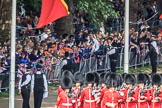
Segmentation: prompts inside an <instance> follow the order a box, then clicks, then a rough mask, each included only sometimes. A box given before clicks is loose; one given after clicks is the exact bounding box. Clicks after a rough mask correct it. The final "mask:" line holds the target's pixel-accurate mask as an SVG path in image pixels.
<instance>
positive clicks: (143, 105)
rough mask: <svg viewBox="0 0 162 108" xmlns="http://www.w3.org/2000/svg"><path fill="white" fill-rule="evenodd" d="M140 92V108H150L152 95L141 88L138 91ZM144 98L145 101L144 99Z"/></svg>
mask: <svg viewBox="0 0 162 108" xmlns="http://www.w3.org/2000/svg"><path fill="white" fill-rule="evenodd" d="M137 91H138V104H137V105H138V108H149V101H150V93H149V90H143V92H144V93H143V94H141V93H142V90H141V89H140V88H138V89H137ZM142 96H144V99H143V98H142Z"/></svg>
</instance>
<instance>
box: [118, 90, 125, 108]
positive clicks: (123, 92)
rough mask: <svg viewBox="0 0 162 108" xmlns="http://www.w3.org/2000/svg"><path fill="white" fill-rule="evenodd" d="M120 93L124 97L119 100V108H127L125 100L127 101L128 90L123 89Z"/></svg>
mask: <svg viewBox="0 0 162 108" xmlns="http://www.w3.org/2000/svg"><path fill="white" fill-rule="evenodd" d="M119 93H122V94H123V96H122V98H121V99H119V100H118V108H125V100H126V89H121V90H120V91H119Z"/></svg>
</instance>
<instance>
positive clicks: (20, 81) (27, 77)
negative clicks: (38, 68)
mask: <svg viewBox="0 0 162 108" xmlns="http://www.w3.org/2000/svg"><path fill="white" fill-rule="evenodd" d="M26 74H28V73H26ZM30 81H31V75H30V74H28V75H26V80H25V81H24V82H22V77H21V78H20V80H19V87H18V89H19V90H20V89H21V87H23V86H25V85H27V84H29V82H30Z"/></svg>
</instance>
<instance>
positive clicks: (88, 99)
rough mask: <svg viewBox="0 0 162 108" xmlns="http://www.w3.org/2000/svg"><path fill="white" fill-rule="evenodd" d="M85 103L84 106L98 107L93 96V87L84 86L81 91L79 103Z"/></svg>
mask: <svg viewBox="0 0 162 108" xmlns="http://www.w3.org/2000/svg"><path fill="white" fill-rule="evenodd" d="M83 102H84V103H83ZM81 103H83V108H96V100H95V98H94V96H92V89H91V88H84V89H83V90H82V92H81V96H80V99H79V104H81Z"/></svg>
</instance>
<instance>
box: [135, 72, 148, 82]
mask: <svg viewBox="0 0 162 108" xmlns="http://www.w3.org/2000/svg"><path fill="white" fill-rule="evenodd" d="M145 82H146V77H145V75H144V74H143V73H138V75H137V83H138V84H141V83H145Z"/></svg>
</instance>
